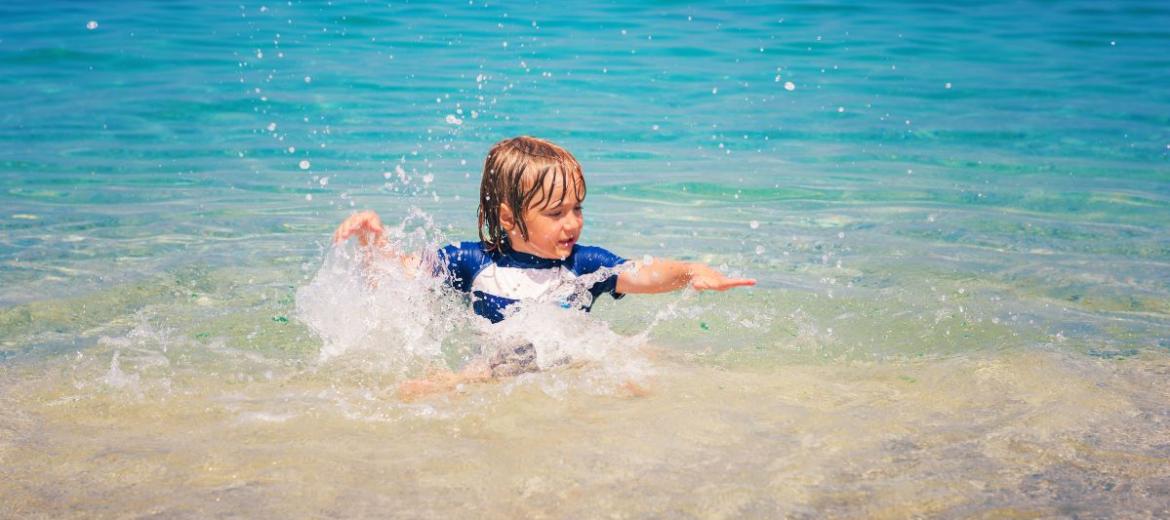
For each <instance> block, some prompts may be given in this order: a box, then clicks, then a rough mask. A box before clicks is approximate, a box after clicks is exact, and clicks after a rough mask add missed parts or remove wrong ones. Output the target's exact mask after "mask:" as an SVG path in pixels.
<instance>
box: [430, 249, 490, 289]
mask: <svg viewBox="0 0 1170 520" xmlns="http://www.w3.org/2000/svg"><path fill="white" fill-rule="evenodd" d="M438 257H439V262H438V265H437V266H435V268H436V273H435V274H436V275H440V276H445V277H446V278H447V283H448V284H450V285H451V287H454V288H455V289H458V290H460V291H462V292H470V291H471V282H472V280H474V279H475V275H476V274H479V271H480V270H481V269H483V267H484V266H485V265H487V263H488V262H489V261H490V260H489V259H488V258H487V255H486V254H485V253H484V251H483V247H482V244H480V243H479V242H462V243H460V244H459V245H455V244H452V245H449V246H446V247H444V248H442V249H440V250H439V252H438Z"/></svg>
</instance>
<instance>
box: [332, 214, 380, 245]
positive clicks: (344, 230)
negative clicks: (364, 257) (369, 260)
mask: <svg viewBox="0 0 1170 520" xmlns="http://www.w3.org/2000/svg"><path fill="white" fill-rule="evenodd" d="M382 234H383V231H382V219H380V218H378V214H377V213H374V212H373V211H360V212H357V213H354V214H353V215H350V216H349V218H347V219H345V220H344V221H343V222H342V223H341V225H340V226H337V231H334V232H333V244H334V245H336V244H340V243H342V242H345V241H346V240H349V237H352V236H354V235H357V237H358V243H359V244H361V245H362V246H368V245H370V243H374V244H378V243H381V242H382V241H383V238H382V236H383V235H382Z"/></svg>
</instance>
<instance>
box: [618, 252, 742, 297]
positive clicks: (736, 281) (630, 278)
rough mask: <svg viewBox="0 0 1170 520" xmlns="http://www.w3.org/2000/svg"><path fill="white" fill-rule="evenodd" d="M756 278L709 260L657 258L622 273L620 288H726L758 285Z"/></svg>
mask: <svg viewBox="0 0 1170 520" xmlns="http://www.w3.org/2000/svg"><path fill="white" fill-rule="evenodd" d="M755 284H756V280H755V279H753V278H728V277H726V276H723V274H722V273H720V272H719V271H716V270H715V269H712V268H711V267H709V266H707V265H706V264H700V263H694V262H679V261H676V260H663V259H658V258H656V259H654V261H652V262H637V267H636V268H635V269H631V270H629V271H622V272H621V274H619V275H618V280H617V292H619V293H632V294H639V293H641V294H645V293H660V292H667V291H674V290H677V289H682V288H683V287H687V286H690V287H692V288H694V289H696V290H699V291H726V290H728V289H731V288H733V287H743V286H749V285H755Z"/></svg>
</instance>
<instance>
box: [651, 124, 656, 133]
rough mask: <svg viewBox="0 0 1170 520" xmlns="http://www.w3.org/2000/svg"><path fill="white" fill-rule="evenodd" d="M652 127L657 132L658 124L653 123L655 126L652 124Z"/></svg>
mask: <svg viewBox="0 0 1170 520" xmlns="http://www.w3.org/2000/svg"><path fill="white" fill-rule="evenodd" d="M650 129H651V130H654V131H655V132H657V131H658V125H653V126H651V127H650Z"/></svg>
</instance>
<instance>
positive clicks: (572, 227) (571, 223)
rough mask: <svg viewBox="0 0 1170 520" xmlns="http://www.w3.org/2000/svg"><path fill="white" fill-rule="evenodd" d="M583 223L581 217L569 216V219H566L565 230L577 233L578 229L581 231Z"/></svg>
mask: <svg viewBox="0 0 1170 520" xmlns="http://www.w3.org/2000/svg"><path fill="white" fill-rule="evenodd" d="M583 221H584V219H582V218H581V217H580V216H579V215H569V216H568V217H567V218H565V223H564V226H565V229H566V230H569V231H576V230H577V229H580V227H581V224H582V223H583Z"/></svg>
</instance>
